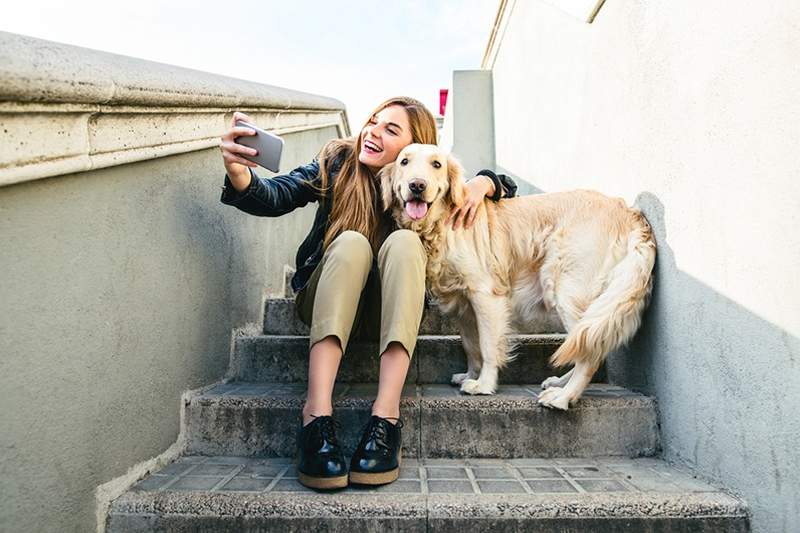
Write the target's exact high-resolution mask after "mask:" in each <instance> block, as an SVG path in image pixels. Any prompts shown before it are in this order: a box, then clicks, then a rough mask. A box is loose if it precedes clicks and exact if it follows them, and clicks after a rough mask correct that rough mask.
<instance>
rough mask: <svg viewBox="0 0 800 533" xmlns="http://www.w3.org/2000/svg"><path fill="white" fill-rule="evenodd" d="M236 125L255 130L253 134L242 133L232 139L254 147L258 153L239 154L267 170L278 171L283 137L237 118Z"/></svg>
mask: <svg viewBox="0 0 800 533" xmlns="http://www.w3.org/2000/svg"><path fill="white" fill-rule="evenodd" d="M236 125H237V126H241V127H245V128H250V129H253V130H256V134H255V135H242V136H241V137H236V138H235V139H234V140H233V141H234V142H235V143H237V144H241V145H242V146H249V147H250V148H255V149H256V150H257V151H258V153H257V154H256V155H245V154H239V155H240V156H242V157H244V158H245V159H247V160H248V161H252V162H253V163H257V164H259V165H261V166H262V167H264V168H266V169H267V170H271V171H272V172H278V169H279V168H280V164H281V153H282V152H283V139H281V138H280V137H278V136H277V135H273V134H272V133H268V132H266V131H264V130H262V129H261V128H257V127H255V126H253V125H252V124H248V123H247V122H244V121H242V120H237V121H236Z"/></svg>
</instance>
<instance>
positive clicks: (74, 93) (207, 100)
mask: <svg viewBox="0 0 800 533" xmlns="http://www.w3.org/2000/svg"><path fill="white" fill-rule="evenodd" d="M0 79H2V80H3V83H2V87H0V100H3V101H18V102H46V103H53V102H69V103H88V104H106V105H145V106H162V105H165V106H186V107H232V108H235V107H238V106H248V107H278V108H281V109H285V110H307V109H333V108H335V109H342V110H343V109H344V104H343V103H341V102H340V101H338V100H336V99H334V98H328V97H325V96H319V95H315V94H309V93H304V92H300V91H293V90H291V89H284V88H282V87H274V86H271V85H264V84H260V83H254V82H251V81H246V80H239V79H235V78H229V77H227V76H221V75H219V74H211V73H208V72H202V71H199V70H193V69H189V68H184V67H179V66H175V65H167V64H164V63H156V62H154V61H146V60H144V59H139V58H135V57H129V56H123V55H119V54H112V53H109V52H103V51H100V50H93V49H90V48H83V47H80V46H72V45H67V44H63V43H57V42H53V41H46V40H43V39H37V38H35V37H29V36H26V35H17V34H14V33H7V32H0Z"/></svg>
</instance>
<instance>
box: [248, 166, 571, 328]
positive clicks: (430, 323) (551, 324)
mask: <svg viewBox="0 0 800 533" xmlns="http://www.w3.org/2000/svg"><path fill="white" fill-rule="evenodd" d="M479 170H480V169H479ZM264 333H265V334H266V335H308V326H306V325H305V324H303V323H302V322H301V321H300V319H299V318H298V317H297V312H296V310H295V306H294V300H293V299H290V298H270V299H268V300H267V301H266V304H265V310H264ZM419 333H420V335H458V334H459V331H458V324H457V322H456V321H455V320H454V319H452V318H447V317H445V316H444V315H442V313H441V312H440V311H439V308H438V307H437V306H436V305H430V306H429V307H426V308H425V312H424V313H423V315H422V323H421V324H420V326H419ZM518 333H530V334H532V333H563V327H562V326H561V322H560V320H558V317H547V319H546V320H541V321H539V322H536V323H533V324H528V325H526V327H524V328H520V330H519V331H518Z"/></svg>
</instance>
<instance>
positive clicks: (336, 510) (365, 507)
mask: <svg viewBox="0 0 800 533" xmlns="http://www.w3.org/2000/svg"><path fill="white" fill-rule="evenodd" d="M114 505H115V507H114V511H113V512H112V513H111V515H110V516H109V521H108V531H109V533H114V532H119V533H122V532H132V531H170V532H186V533H189V532H195V531H198V530H200V531H215V532H217V531H219V532H230V533H239V532H264V531H286V532H292V533H307V532H308V531H325V532H328V531H329V532H338V531H354V532H364V533H373V532H374V533H380V532H383V531H390V532H397V533H403V532H406V531H409V532H420V533H422V532H425V531H426V529H425V527H426V511H427V510H426V506H425V498H424V497H422V496H411V497H406V498H402V499H398V498H397V497H396V496H395V495H376V494H369V495H361V496H354V497H350V498H346V499H342V498H340V497H337V496H336V495H332V494H327V495H326V494H312V495H308V494H292V493H289V494H281V495H267V496H261V495H258V494H248V495H246V496H243V495H241V494H236V493H229V494H223V493H216V494H210V495H206V494H203V493H199V494H198V493H183V492H164V493H155V494H154V493H136V492H129V493H127V494H125V495H124V496H123V497H122V498H120V499H119V500H117V502H116V503H115V504H114Z"/></svg>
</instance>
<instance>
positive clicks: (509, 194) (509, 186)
mask: <svg viewBox="0 0 800 533" xmlns="http://www.w3.org/2000/svg"><path fill="white" fill-rule="evenodd" d="M477 176H486V177H487V178H489V179H490V180H492V183H494V194H493V195H492V196H491V197H490V199H491V200H494V201H495V202H496V201H498V200H499V199H500V198H514V197H515V196H516V195H517V184H516V183H515V182H514V180H512V179H511V178H509V177H508V176H506V175H505V174H495V173H494V172H493V171H491V170H489V169H483V170H481V171H480V172H478V173H477Z"/></svg>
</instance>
